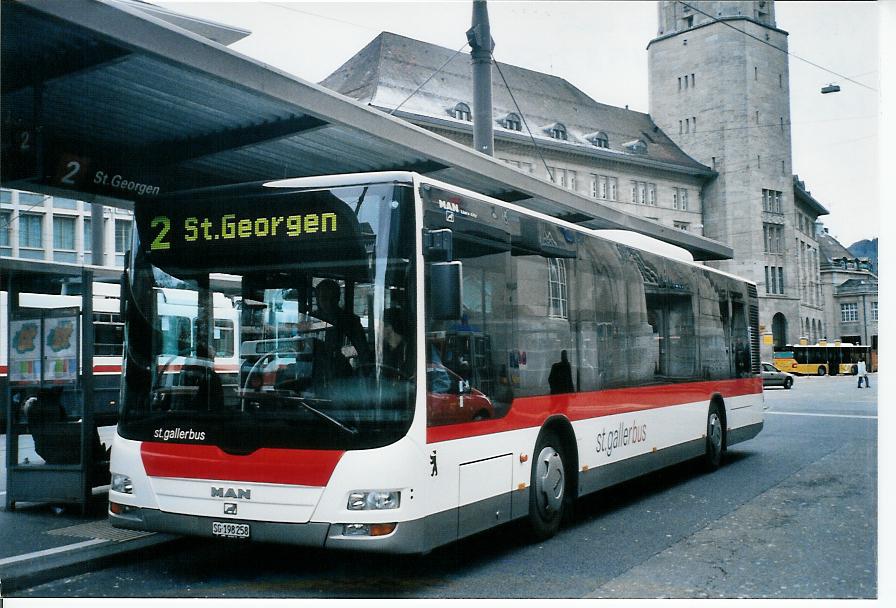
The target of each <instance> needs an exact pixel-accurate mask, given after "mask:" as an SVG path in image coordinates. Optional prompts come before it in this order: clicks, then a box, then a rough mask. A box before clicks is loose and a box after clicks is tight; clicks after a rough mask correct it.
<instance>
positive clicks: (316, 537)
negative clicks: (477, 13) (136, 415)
mask: <svg viewBox="0 0 896 608" xmlns="http://www.w3.org/2000/svg"><path fill="white" fill-rule="evenodd" d="M109 521H110V523H111V524H112V525H113V526H114V527H116V528H126V529H129V530H142V531H148V532H164V533H167V534H179V535H183V536H203V537H207V538H220V537H219V536H217V535H215V534H214V533H213V532H212V524H213V523H214V522H226V523H231V524H246V525H248V526H249V539H251V540H252V541H255V542H268V543H280V544H289V545H301V546H306V547H327V548H331V549H350V550H356V551H372V552H387V553H423V552H425V551H426V550H427V549H425V548H424V546H423V539H424V534H425V532H424V528H425V522H424V520H417V521H407V522H401V523H399V524H398V525H397V526H396V527H395V530H394V531H393V532H392V533H391V534H388V535H386V536H345V535H344V534H343V525H342V524H329V523H323V522H308V523H301V524H291V523H282V522H268V521H248V520H246V521H244V520H236V519H229V518H226V519H225V518H220V519H216V518H213V517H202V516H198V515H183V514H180V513H167V512H165V511H159V510H158V509H146V508H142V507H128V510H127V512H126V513H123V514H115V513H111V512H110V513H109ZM233 540H244V539H240V538H234V539H233Z"/></svg>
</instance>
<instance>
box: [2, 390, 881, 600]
mask: <svg viewBox="0 0 896 608" xmlns="http://www.w3.org/2000/svg"><path fill="white" fill-rule="evenodd" d="M872 382H874V383H875V385H876V375H873V376H872ZM876 397H877V394H876V388H875V389H873V390H866V389H863V390H861V391H859V390H857V389H856V388H855V384H854V380H853V379H852V378H849V377H847V378H799V379H797V382H796V385H795V386H794V388H793V389H792V390H790V391H785V390H783V389H779V390H776V389H772V390H770V391H768V392H767V395H766V403H767V405H768V406H769V411H768V412H767V413H768V416H767V418H766V427H765V430H764V431H763V432H762V433H761V434H760V435H759V437H757V438H756V439H754V440H751V441H749V442H746V443H744V444H740V445H738V446H734V448H732V450H731V451H730V453H729V458H728V462H727V464H726V465H725V466H724V467H723V468H722V469H721V470H720V471H717V472H715V473H712V474H705V473H702V472H701V471H700V470H699V467H697V466H695V465H693V464H685V465H681V466H678V467H674V468H672V469H669V470H666V471H662V472H659V473H656V474H653V475H650V476H647V477H645V478H642V479H640V480H636V481H633V482H629V483H627V484H624V485H622V486H618V487H616V488H611V489H608V490H606V491H603V492H600V493H598V494H595V495H592V496H590V497H587V498H585V499H583V500H581V501H579V504H578V509H577V518H576V521H575V522H573V523H572V524H571V525H568V526H566V527H565V528H564V529H563V530H561V532H560V534H558V535H557V536H556V537H555V538H553V539H551V540H549V541H547V542H544V543H535V544H529V543H527V542H526V541H525V540H524V538H523V535H522V532H521V530H520V528H519V526H515V525H511V526H506V527H503V528H500V529H497V530H493V531H490V532H487V533H485V534H481V535H479V536H476V537H474V538H471V539H467V540H465V541H462V542H459V543H456V544H454V545H452V546H449V547H446V548H443V549H440V550H438V551H435V552H433V553H432V554H430V555H428V556H425V557H423V558H419V557H416V558H403V557H388V556H385V557H384V556H376V555H357V554H348V553H337V552H325V551H320V550H308V549H301V548H295V547H285V546H277V545H263V544H245V543H232V542H215V541H211V542H210V541H207V540H199V539H184V540H181V541H178V542H177V543H176V544H175V545H173V546H172V548H171V551H170V552H169V553H168V554H167V555H164V556H161V557H158V558H156V559H153V560H148V561H139V562H136V563H132V564H123V565H121V566H118V567H115V568H109V569H106V570H102V571H99V572H93V573H89V574H84V575H80V576H77V577H73V578H70V579H66V580H60V581H56V582H53V583H48V584H45V585H42V586H39V587H34V588H31V589H26V590H23V591H20V592H17V593H16V596H18V597H47V596H63V597H75V596H80V597H105V596H136V597H153V596H167V597H214V598H218V597H228V598H231V597H272V598H280V597H315V598H323V597H328V598H334V597H338V598H346V597H397V598H486V597H487V598H497V597H505V598H535V597H550V598H586V597H587V598H654V597H675V598H704V597H713V598H722V597H726V598H735V597H753V598H873V597H875V596H876V593H877V591H876V590H877V577H876V571H877V566H876V564H877V544H876V542H877V541H876V539H877V491H876V488H877V464H876V462H877V418H876V416H877V399H876Z"/></svg>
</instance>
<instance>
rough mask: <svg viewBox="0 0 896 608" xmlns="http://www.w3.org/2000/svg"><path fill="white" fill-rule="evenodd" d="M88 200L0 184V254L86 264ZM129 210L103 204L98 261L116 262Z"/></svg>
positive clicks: (89, 256) (125, 244) (126, 243)
mask: <svg viewBox="0 0 896 608" xmlns="http://www.w3.org/2000/svg"><path fill="white" fill-rule="evenodd" d="M91 206H92V205H91V203H86V202H83V201H77V200H74V199H70V198H62V197H58V196H47V195H44V194H35V193H32V192H23V191H19V190H8V189H5V188H4V189H0V257H12V258H21V259H27V260H44V261H47V262H65V263H68V264H92V263H93V252H92V238H91V230H92V229H91ZM132 217H133V214H132V213H131V212H130V211H128V210H126V209H119V208H115V207H103V243H104V246H103V257H104V260H103V264H102V265H103V266H113V267H122V266H123V265H124V256H125V252H126V251H127V250H128V248H129V247H130V239H131V220H132Z"/></svg>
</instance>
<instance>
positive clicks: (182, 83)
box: [0, 0, 733, 260]
mask: <svg viewBox="0 0 896 608" xmlns="http://www.w3.org/2000/svg"><path fill="white" fill-rule="evenodd" d="M163 17H164V15H162V16H160V9H157V8H156V7H152V6H151V5H143V6H142V7H141V3H137V2H133V1H131V0H128V1H123V0H70V1H66V2H59V1H54V0H4V1H3V10H2V55H0V60H2V65H0V70H2V71H0V74H2V79H0V93H2V108H3V110H2V119H3V125H2V127H3V138H2V139H3V159H2V161H3V162H2V170H0V171H2V172H0V181H2V184H3V186H5V187H11V188H19V189H23V190H31V191H36V192H42V193H46V194H53V195H58V196H68V197H75V198H80V199H82V200H88V201H93V202H100V203H103V204H107V205H113V206H124V207H128V206H130V204H131V203H133V204H137V205H142V204H152V199H153V197H155V196H157V195H159V194H163V193H171V192H176V191H183V190H190V189H193V188H199V187H206V186H215V185H224V184H234V183H239V182H250V181H260V180H269V179H279V178H288V177H304V176H310V175H324V174H338V173H355V172H369V171H394V170H399V171H417V172H420V173H424V174H427V175H430V176H432V177H435V178H437V179H439V180H442V181H445V182H448V183H452V184H456V185H458V186H462V187H464V188H468V189H470V190H475V191H478V192H481V193H483V194H486V195H489V196H492V197H495V198H498V199H502V200H505V201H509V202H514V203H516V204H519V205H522V206H525V207H528V208H530V209H534V210H536V211H540V212H542V213H546V214H548V215H551V216H554V217H558V218H562V219H565V220H568V221H573V222H577V223H581V224H583V225H586V226H588V227H591V228H599V229H622V230H632V231H635V232H639V233H642V234H645V235H647V236H651V237H654V238H658V239H660V240H663V241H666V242H668V243H671V244H674V245H678V246H680V247H683V248H684V249H687V250H688V251H690V252H691V254H692V255H693V257H694V259H696V260H719V259H728V258H731V257H732V255H733V251H732V249H731V248H730V247H729V246H727V245H725V244H722V243H720V242H718V241H714V240H712V239H708V238H705V237H701V236H699V235H696V234H693V233H687V232H683V231H680V230H676V229H674V228H672V227H667V226H662V225H660V224H658V223H656V222H653V221H651V220H647V219H645V218H642V217H638V216H635V215H631V214H628V213H624V212H622V211H619V210H617V209H615V208H613V207H610V206H608V205H606V204H603V203H601V202H598V201H595V200H594V199H591V198H588V197H584V196H581V195H578V194H576V193H573V192H570V191H568V190H565V189H562V188H560V187H557V186H555V185H553V184H550V183H549V182H547V181H544V180H541V179H538V178H535V177H533V176H531V175H529V174H527V173H523V172H520V171H518V170H517V169H515V168H513V167H511V166H509V165H507V164H505V163H504V162H502V161H500V160H498V159H495V158H492V157H489V156H486V155H483V154H480V153H478V152H476V151H474V150H472V149H470V148H468V147H466V146H464V145H462V144H459V143H456V142H453V141H451V140H449V139H446V138H444V137H441V136H439V135H436V134H434V133H431V132H429V131H427V130H425V129H423V128H420V127H417V126H415V125H412V124H409V123H408V122H405V121H404V120H401V119H398V118H395V117H392V116H389V115H387V114H385V113H383V112H381V111H379V110H376V109H374V108H371V107H368V106H367V105H364V104H362V103H360V102H358V101H356V100H353V99H350V98H347V97H344V96H342V95H339V94H337V93H335V92H333V91H330V90H328V89H326V88H324V87H321V86H320V85H317V84H314V83H311V82H307V81H305V80H302V79H301V78H298V77H296V76H293V75H291V74H287V73H285V72H283V71H280V70H277V69H274V68H272V67H270V66H267V65H265V64H263V63H260V62H258V61H255V60H253V59H250V58H248V57H246V56H244V55H241V54H239V53H237V52H235V51H233V50H230V49H228V48H227V47H226V46H224V45H223V44H228V43H229V42H232V41H233V40H234V39H237V38H239V37H240V36H241V35H244V34H245V32H243V34H240V30H237V29H236V28H232V30H231V31H230V32H228V31H227V28H224V27H223V26H222V28H221V29H220V30H218V31H217V33H218V34H220V35H219V36H214V35H211V37H212V38H216V39H217V40H219V42H216V41H214V40H212V39H210V38H209V37H207V36H209V35H210V34H209V33H208V32H203V31H201V28H200V27H193V28H191V29H192V30H193V31H190V30H188V29H184V28H183V27H180V25H185V24H184V23H182V22H180V23H179V22H178V20H177V19H176V18H168V19H165V18H163ZM197 31H199V32H200V33H202V34H204V35H200V34H198V33H195V32H197ZM221 43H223V44H221ZM669 169H672V168H671V167H670V168H669Z"/></svg>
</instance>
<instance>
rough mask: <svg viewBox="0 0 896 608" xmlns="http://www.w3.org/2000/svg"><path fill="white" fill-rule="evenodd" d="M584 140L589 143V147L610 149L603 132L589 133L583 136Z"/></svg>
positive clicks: (607, 139) (608, 141) (607, 138)
mask: <svg viewBox="0 0 896 608" xmlns="http://www.w3.org/2000/svg"><path fill="white" fill-rule="evenodd" d="M585 139H587V140H588V141H590V142H591V145H593V146H596V147H598V148H609V147H610V138H609V137H607V134H606V133H604V132H603V131H597V132H595V133H589V134H588V135H586V136H585Z"/></svg>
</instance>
